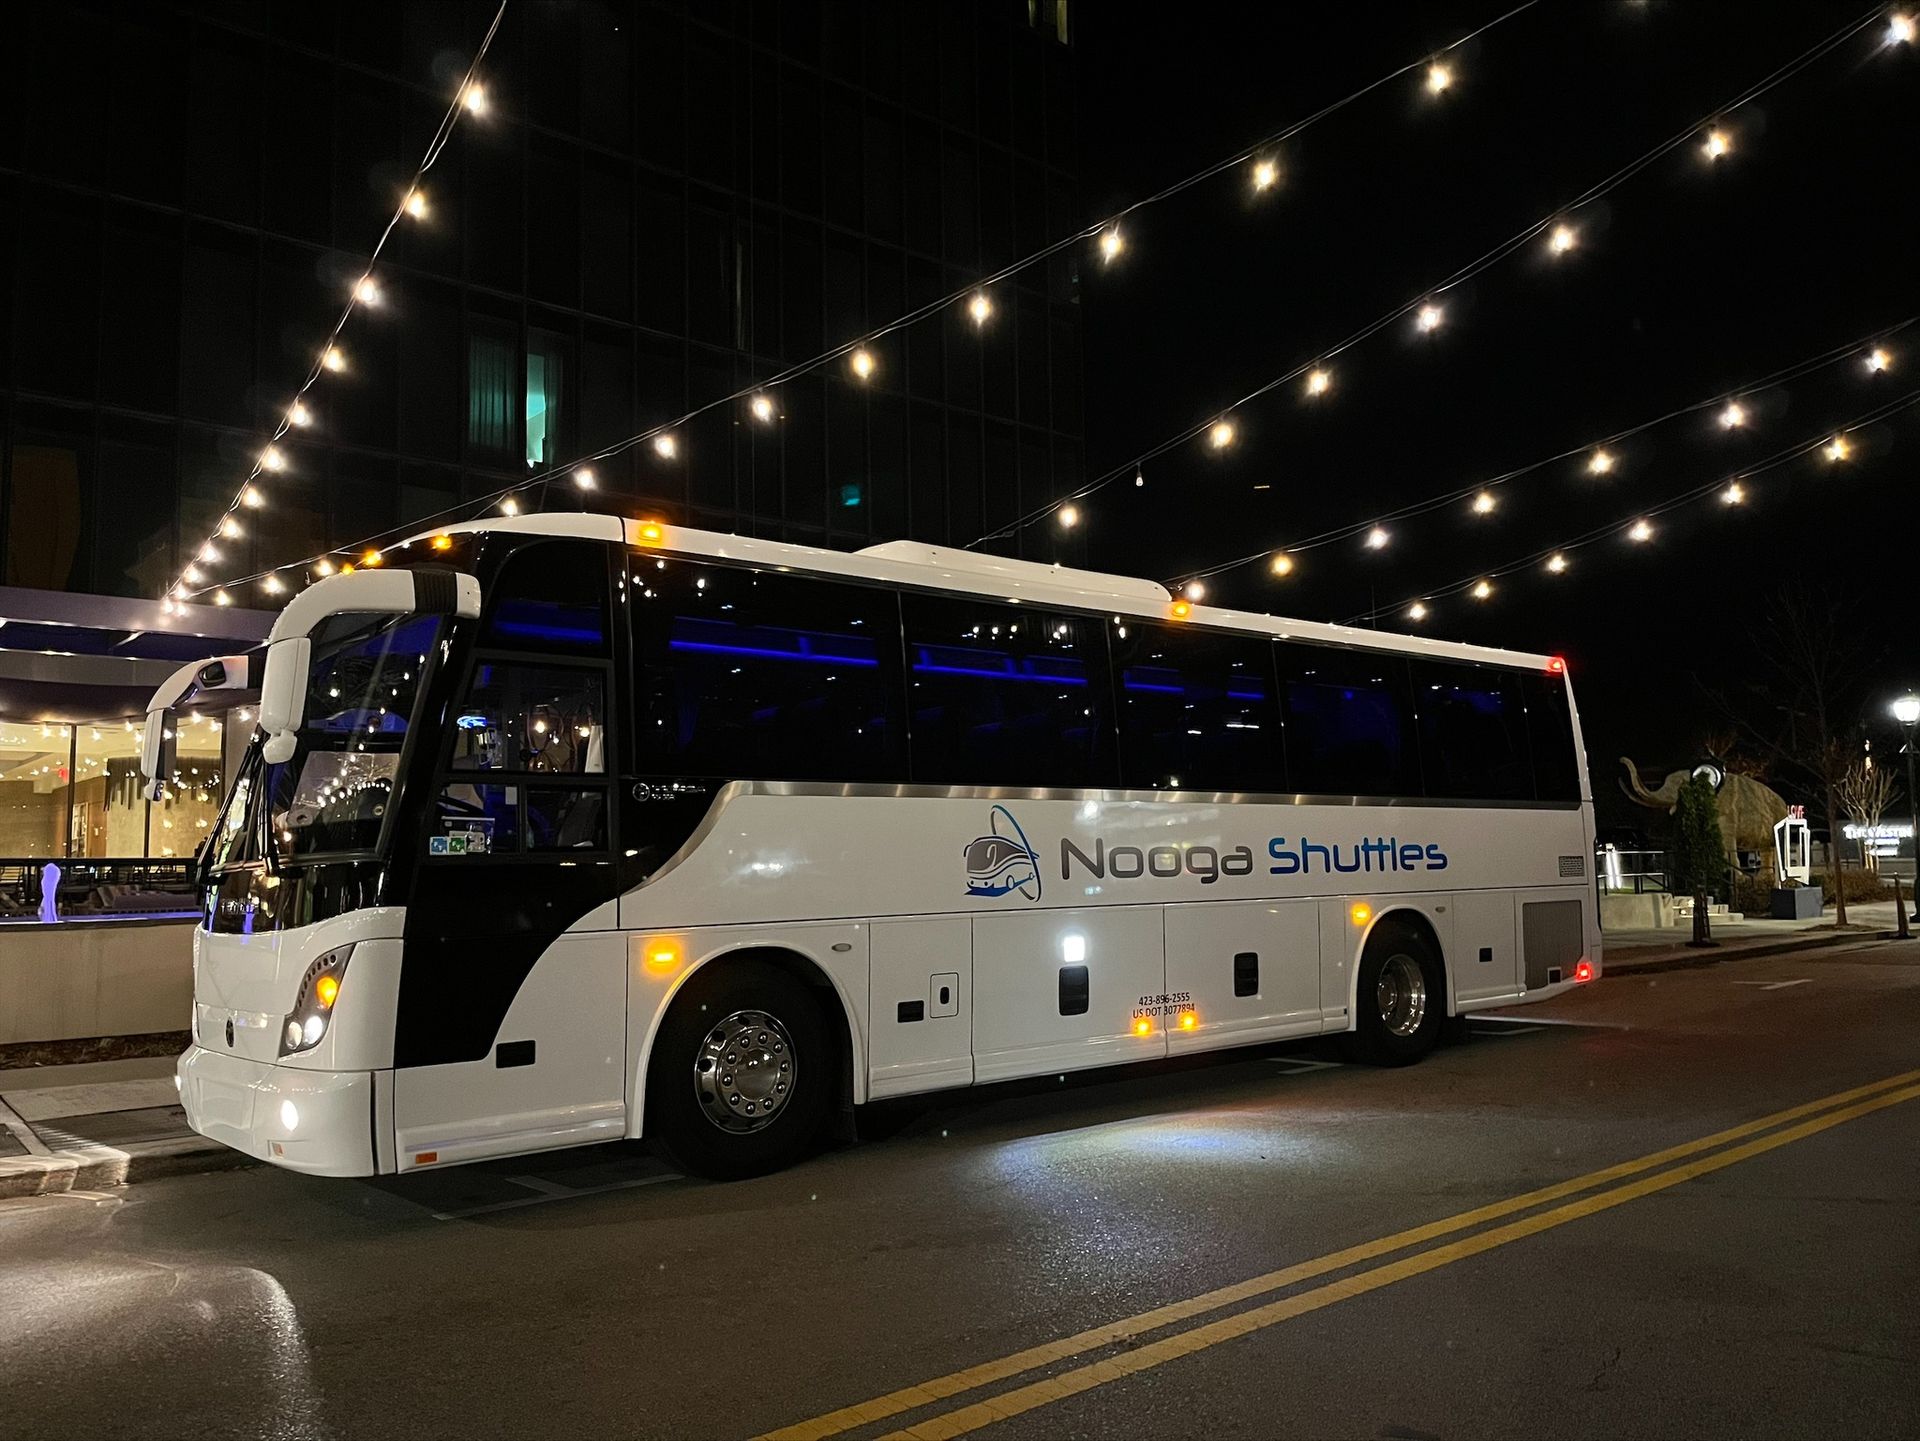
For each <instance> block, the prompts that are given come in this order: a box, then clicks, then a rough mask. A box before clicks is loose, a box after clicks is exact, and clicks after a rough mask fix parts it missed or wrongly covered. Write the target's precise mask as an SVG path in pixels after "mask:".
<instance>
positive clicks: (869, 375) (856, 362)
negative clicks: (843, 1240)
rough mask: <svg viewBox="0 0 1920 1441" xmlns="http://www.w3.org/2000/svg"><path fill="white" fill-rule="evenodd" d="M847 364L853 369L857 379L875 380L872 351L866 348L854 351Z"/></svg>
mask: <svg viewBox="0 0 1920 1441" xmlns="http://www.w3.org/2000/svg"><path fill="white" fill-rule="evenodd" d="M847 364H848V365H850V366H851V367H852V368H853V374H854V377H855V378H856V379H858V380H871V379H873V371H874V360H873V352H872V351H870V350H867V349H866V348H864V347H862V348H861V349H859V350H856V351H854V353H853V355H852V356H851V358H849V359H848V361H847Z"/></svg>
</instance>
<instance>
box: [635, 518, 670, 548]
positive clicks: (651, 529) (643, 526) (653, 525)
mask: <svg viewBox="0 0 1920 1441" xmlns="http://www.w3.org/2000/svg"><path fill="white" fill-rule="evenodd" d="M638 533H639V536H640V544H642V545H659V544H660V543H661V542H662V541H664V540H665V539H666V538H667V528H666V527H665V526H663V525H662V524H660V522H659V521H657V520H643V521H641V522H640V530H639V532H638Z"/></svg>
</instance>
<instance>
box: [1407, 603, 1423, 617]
mask: <svg viewBox="0 0 1920 1441" xmlns="http://www.w3.org/2000/svg"><path fill="white" fill-rule="evenodd" d="M1426 618H1427V603H1426V602H1425V601H1423V600H1416V601H1415V602H1414V603H1413V604H1412V605H1410V606H1408V607H1407V619H1408V620H1425V619H1426Z"/></svg>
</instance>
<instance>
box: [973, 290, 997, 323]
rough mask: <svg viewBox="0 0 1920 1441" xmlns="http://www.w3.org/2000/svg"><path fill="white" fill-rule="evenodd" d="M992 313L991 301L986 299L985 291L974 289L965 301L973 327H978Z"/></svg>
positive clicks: (985, 321)
mask: <svg viewBox="0 0 1920 1441" xmlns="http://www.w3.org/2000/svg"><path fill="white" fill-rule="evenodd" d="M992 315H993V302H992V301H991V300H989V299H987V293H986V291H984V290H976V291H974V292H973V295H972V297H971V298H970V299H969V300H968V301H967V316H968V318H969V319H971V320H972V321H973V324H974V327H975V328H976V329H978V328H979V327H980V326H983V325H985V324H986V323H987V321H988V319H989V318H991V316H992Z"/></svg>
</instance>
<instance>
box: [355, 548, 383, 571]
mask: <svg viewBox="0 0 1920 1441" xmlns="http://www.w3.org/2000/svg"><path fill="white" fill-rule="evenodd" d="M360 564H362V565H363V566H365V567H367V569H369V570H371V569H373V567H375V566H377V565H378V564H380V552H379V551H377V550H370V551H368V552H367V553H366V554H365V555H363V556H361V557H360Z"/></svg>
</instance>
